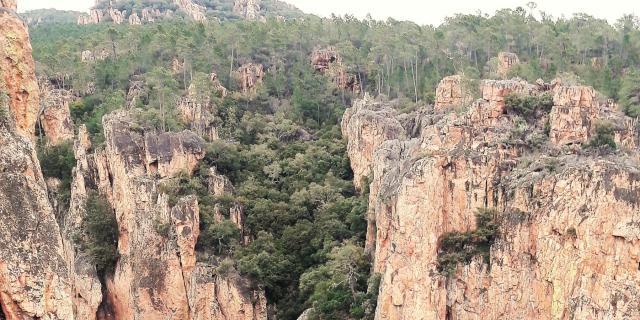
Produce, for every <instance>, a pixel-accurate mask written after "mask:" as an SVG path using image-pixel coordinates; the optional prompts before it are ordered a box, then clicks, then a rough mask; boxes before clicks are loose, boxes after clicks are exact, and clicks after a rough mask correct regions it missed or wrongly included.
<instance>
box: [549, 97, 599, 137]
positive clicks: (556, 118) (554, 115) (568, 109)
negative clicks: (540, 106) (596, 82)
mask: <svg viewBox="0 0 640 320" xmlns="http://www.w3.org/2000/svg"><path fill="white" fill-rule="evenodd" d="M553 104H554V106H553V109H552V110H551V116H550V119H549V122H550V125H551V132H550V134H549V136H550V137H551V141H552V142H553V143H555V144H557V145H566V144H572V143H582V142H585V141H587V140H588V139H589V138H590V137H591V132H592V126H594V125H595V119H596V117H597V116H598V113H599V107H600V105H599V103H598V100H597V97H596V91H595V90H593V88H591V87H584V86H569V87H565V86H562V87H559V88H557V90H555V95H554V96H553Z"/></svg>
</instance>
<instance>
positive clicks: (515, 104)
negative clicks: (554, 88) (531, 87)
mask: <svg viewBox="0 0 640 320" xmlns="http://www.w3.org/2000/svg"><path fill="white" fill-rule="evenodd" d="M552 107H553V97H552V96H551V94H550V93H548V92H546V93H544V94H542V95H540V96H521V95H519V94H516V93H510V94H508V95H506V96H505V98H504V108H505V111H506V112H507V113H513V114H517V115H520V116H522V117H525V118H531V117H533V116H535V115H536V114H537V113H539V112H544V113H548V112H549V111H551V108H552Z"/></svg>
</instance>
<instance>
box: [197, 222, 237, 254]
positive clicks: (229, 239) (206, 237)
mask: <svg viewBox="0 0 640 320" xmlns="http://www.w3.org/2000/svg"><path fill="white" fill-rule="evenodd" d="M200 232H201V233H200V238H198V245H199V246H204V247H208V248H212V249H213V251H214V252H215V253H216V254H218V255H220V254H223V253H228V251H229V249H230V248H232V247H233V246H235V245H237V244H238V240H239V239H240V230H238V227H236V225H235V224H234V223H233V222H231V221H229V220H226V219H225V220H222V221H220V222H219V223H214V224H209V225H208V226H206V229H204V230H201V231H200Z"/></svg>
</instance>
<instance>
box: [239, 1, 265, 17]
mask: <svg viewBox="0 0 640 320" xmlns="http://www.w3.org/2000/svg"><path fill="white" fill-rule="evenodd" d="M260 2H261V1H260V0H234V1H233V12H234V13H235V14H237V15H239V16H241V17H242V18H244V19H247V20H260V19H264V17H262V15H261V14H260Z"/></svg>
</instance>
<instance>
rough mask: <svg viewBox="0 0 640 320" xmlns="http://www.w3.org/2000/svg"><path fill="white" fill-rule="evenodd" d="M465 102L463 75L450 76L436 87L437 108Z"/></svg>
mask: <svg viewBox="0 0 640 320" xmlns="http://www.w3.org/2000/svg"><path fill="white" fill-rule="evenodd" d="M462 103H463V92H462V76H459V75H455V76H448V77H445V78H443V79H442V80H440V83H439V84H438V87H437V88H436V98H435V105H434V106H435V108H436V109H437V110H439V109H444V108H447V107H452V106H459V105H461V104H462Z"/></svg>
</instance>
